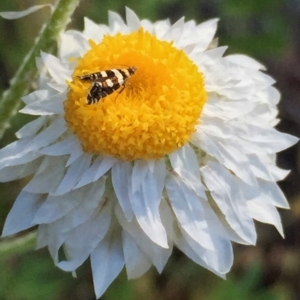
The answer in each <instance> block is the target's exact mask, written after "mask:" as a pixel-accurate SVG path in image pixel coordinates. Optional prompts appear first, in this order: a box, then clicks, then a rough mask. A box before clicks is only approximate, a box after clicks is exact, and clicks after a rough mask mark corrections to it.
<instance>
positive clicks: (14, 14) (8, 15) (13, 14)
mask: <svg viewBox="0 0 300 300" xmlns="http://www.w3.org/2000/svg"><path fill="white" fill-rule="evenodd" d="M47 6H48V7H50V8H51V11H52V10H53V5H51V4H43V5H33V6H31V7H29V8H27V9H25V10H22V11H3V12H0V16H1V17H2V18H4V19H8V20H14V19H19V18H22V17H25V16H28V15H30V14H32V13H34V12H36V11H38V10H39V9H41V8H43V7H47Z"/></svg>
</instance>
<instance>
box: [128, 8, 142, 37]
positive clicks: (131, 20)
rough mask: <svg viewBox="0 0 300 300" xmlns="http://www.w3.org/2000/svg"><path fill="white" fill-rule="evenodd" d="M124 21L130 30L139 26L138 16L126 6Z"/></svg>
mask: <svg viewBox="0 0 300 300" xmlns="http://www.w3.org/2000/svg"><path fill="white" fill-rule="evenodd" d="M126 23H127V25H128V27H129V28H130V29H131V30H132V31H134V30H138V29H139V28H140V27H141V24H140V20H139V18H138V16H137V15H136V14H135V13H134V11H133V10H131V9H130V8H128V7H126Z"/></svg>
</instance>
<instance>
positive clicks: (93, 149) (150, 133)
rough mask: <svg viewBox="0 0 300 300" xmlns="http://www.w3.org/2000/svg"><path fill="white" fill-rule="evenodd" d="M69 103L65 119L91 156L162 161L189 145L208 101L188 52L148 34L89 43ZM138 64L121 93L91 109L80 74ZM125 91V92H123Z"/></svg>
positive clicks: (72, 84)
mask: <svg viewBox="0 0 300 300" xmlns="http://www.w3.org/2000/svg"><path fill="white" fill-rule="evenodd" d="M90 45H91V49H90V50H89V51H88V52H87V53H86V54H85V55H84V56H83V57H82V58H81V59H80V60H79V62H78V65H77V67H76V68H75V70H74V74H73V81H72V82H71V83H70V91H69V93H68V99H67V101H66V102H65V119H66V121H67V124H68V125H69V127H70V128H71V130H72V131H73V132H74V133H75V134H76V135H77V136H78V138H79V139H80V141H81V143H82V146H83V149H84V151H85V152H87V153H94V154H99V153H100V154H108V155H111V156H116V157H119V158H121V159H125V160H134V159H149V158H160V157H163V156H164V155H165V154H168V153H170V152H172V151H174V150H176V149H177V148H179V147H181V146H182V145H183V144H185V143H186V142H187V141H188V140H189V138H190V136H191V134H192V133H193V132H194V131H195V125H196V124H197V120H198V119H199V116H200V114H201V110H202V107H203V105H204V103H205V101H206V91H205V89H204V81H203V76H202V74H201V73H200V72H199V70H198V68H197V66H196V65H195V64H194V63H193V62H192V61H191V60H190V59H189V58H188V57H187V55H186V54H185V52H184V51H182V50H179V49H176V48H175V47H174V46H173V45H172V43H169V42H165V41H161V40H158V39H157V38H156V37H155V36H153V35H151V34H150V33H148V32H145V31H144V30H142V29H141V30H138V31H137V32H132V33H130V34H128V35H123V34H117V35H114V36H105V37H104V38H103V40H102V41H101V43H99V44H95V43H94V42H93V41H90ZM126 66H128V67H129V66H134V67H136V68H137V71H136V73H135V74H134V75H133V76H131V77H130V78H129V80H128V81H127V82H126V85H125V88H124V90H123V91H121V92H119V91H116V92H114V93H112V94H111V95H109V96H107V97H105V98H103V99H101V100H100V101H99V102H98V103H96V104H92V105H88V104H87V101H86V99H87V94H88V93H89V89H90V88H91V83H89V82H83V81H81V80H80V79H79V77H78V76H81V75H84V74H90V73H94V72H99V71H101V70H107V69H112V68H126ZM120 90H122V89H120Z"/></svg>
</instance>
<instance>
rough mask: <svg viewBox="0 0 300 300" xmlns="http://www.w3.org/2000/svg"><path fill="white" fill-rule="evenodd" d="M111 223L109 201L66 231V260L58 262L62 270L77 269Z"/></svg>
mask: <svg viewBox="0 0 300 300" xmlns="http://www.w3.org/2000/svg"><path fill="white" fill-rule="evenodd" d="M110 223H111V202H109V201H108V202H106V204H105V205H104V206H103V207H102V208H101V210H100V212H97V214H96V215H95V216H94V217H93V218H91V219H90V220H88V221H87V222H85V223H84V224H82V225H79V226H78V227H76V228H74V229H73V230H71V231H70V232H68V235H67V239H66V240H65V242H64V250H65V253H66V256H67V260H65V261H61V262H59V263H58V267H59V268H61V269H62V270H64V271H74V270H75V269H77V268H78V267H79V266H80V265H81V264H82V263H83V262H84V261H85V260H86V259H87V258H88V256H89V255H90V254H91V253H92V252H93V251H94V250H95V248H96V247H97V245H98V244H99V242H100V241H102V240H103V238H104V236H105V235H106V233H107V231H108V229H109V226H110Z"/></svg>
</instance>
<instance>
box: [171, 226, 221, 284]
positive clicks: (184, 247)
mask: <svg viewBox="0 0 300 300" xmlns="http://www.w3.org/2000/svg"><path fill="white" fill-rule="evenodd" d="M173 238H174V242H175V244H176V246H177V247H178V249H179V250H181V251H182V252H183V253H184V254H185V255H186V256H187V257H189V258H190V259H191V260H193V261H194V262H195V263H196V264H198V265H200V266H202V267H204V268H206V269H208V270H210V271H211V272H213V273H215V274H216V275H218V276H220V277H222V278H224V279H225V276H224V275H223V274H220V273H218V272H217V271H216V270H214V269H213V268H212V267H211V266H210V265H209V264H208V263H207V262H205V261H204V259H203V258H201V255H200V254H199V253H197V252H195V251H194V250H193V249H192V247H191V246H190V245H189V244H188V242H187V241H186V240H185V239H184V237H183V235H182V233H181V232H180V231H179V230H178V231H175V234H174V237H173Z"/></svg>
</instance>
